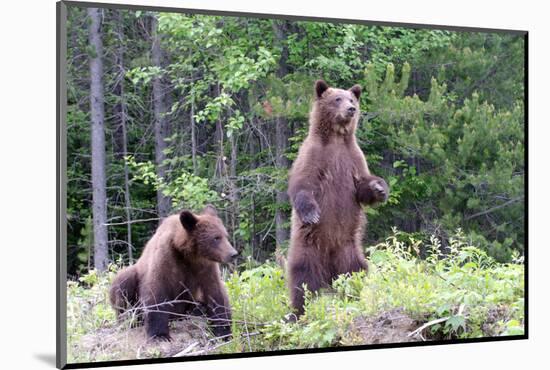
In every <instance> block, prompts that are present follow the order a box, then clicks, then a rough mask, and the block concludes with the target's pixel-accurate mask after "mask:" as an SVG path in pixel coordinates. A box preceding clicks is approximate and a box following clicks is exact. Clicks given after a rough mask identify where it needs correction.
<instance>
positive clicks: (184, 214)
mask: <svg viewBox="0 0 550 370" xmlns="http://www.w3.org/2000/svg"><path fill="white" fill-rule="evenodd" d="M180 222H181V224H182V225H183V227H184V228H185V230H187V231H189V232H191V231H193V229H195V226H197V223H198V222H199V220H198V219H197V217H196V216H195V215H194V214H192V213H191V212H190V211H181V213H180Z"/></svg>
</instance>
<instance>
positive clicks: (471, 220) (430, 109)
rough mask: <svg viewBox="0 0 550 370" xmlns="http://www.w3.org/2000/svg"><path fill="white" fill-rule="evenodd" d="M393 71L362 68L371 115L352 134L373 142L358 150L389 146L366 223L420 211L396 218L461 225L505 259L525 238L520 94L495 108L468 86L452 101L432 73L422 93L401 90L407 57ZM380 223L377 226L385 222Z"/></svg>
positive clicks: (426, 225) (429, 225) (424, 224)
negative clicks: (383, 196)
mask: <svg viewBox="0 0 550 370" xmlns="http://www.w3.org/2000/svg"><path fill="white" fill-rule="evenodd" d="M394 74H395V70H394V67H393V65H391V64H390V65H388V67H387V69H386V73H385V77H384V79H382V80H381V78H380V76H379V74H378V73H377V72H376V68H374V66H373V65H368V66H367V69H366V77H365V78H366V85H367V91H368V93H367V102H368V105H367V111H368V112H369V115H368V116H370V119H369V121H368V122H367V126H366V128H365V129H362V130H360V131H359V135H358V136H359V138H365V140H375V141H376V142H377V143H379V144H380V145H375V146H366V147H364V150H365V152H367V153H374V154H376V153H379V152H380V151H382V150H383V149H382V148H388V149H390V150H391V152H392V154H393V158H394V162H393V165H392V168H391V170H390V171H388V169H382V170H381V171H375V173H381V172H382V173H384V172H386V173H387V175H386V177H387V178H388V179H389V182H390V185H391V188H392V195H391V198H390V200H389V202H388V204H387V205H386V206H384V207H382V208H381V209H380V210H379V217H378V218H377V220H375V222H374V223H373V224H374V225H373V224H371V230H373V231H374V232H375V233H376V232H377V229H378V228H379V227H380V225H379V224H378V223H377V221H378V219H381V220H388V219H393V220H395V219H403V220H405V219H411V218H412V217H415V218H417V219H419V217H418V215H419V214H420V220H419V221H420V225H410V226H409V225H405V224H400V223H397V225H398V226H399V227H402V228H404V229H409V231H417V230H418V229H425V230H428V231H429V230H435V229H437V228H438V227H439V225H442V226H443V228H444V229H445V230H446V232H447V233H448V231H449V230H453V229H455V228H457V227H462V228H465V229H466V230H467V233H468V235H469V236H470V238H472V240H475V241H476V243H479V244H480V245H481V246H482V247H483V248H484V249H486V250H487V251H489V252H490V253H491V255H493V256H494V257H496V258H498V259H499V260H500V261H509V260H510V256H511V253H512V251H513V250H514V249H515V250H519V251H522V250H523V239H524V230H523V213H524V206H523V191H524V165H523V163H524V155H523V151H524V146H523V140H524V136H523V127H524V116H523V106H522V103H521V101H518V102H516V104H515V105H514V106H512V107H510V110H496V109H495V108H494V107H493V106H492V105H491V104H489V103H487V102H481V101H480V100H479V95H478V94H476V93H474V94H472V96H471V98H467V99H465V100H464V102H463V104H462V105H460V106H459V107H457V106H456V105H455V104H454V102H453V98H452V97H451V96H450V95H449V94H448V93H447V86H446V84H444V83H443V84H440V83H438V82H437V80H436V79H435V78H433V79H432V81H431V90H430V94H429V96H428V98H427V99H426V100H422V99H421V98H420V97H419V96H417V95H413V96H406V94H405V92H406V91H407V83H408V82H407V81H409V74H410V68H409V67H408V64H405V65H404V66H403V68H402V70H401V77H400V78H399V79H396V78H395V76H394ZM379 81H381V82H379ZM368 116H367V117H368ZM371 138H373V139H371ZM386 150H387V149H386ZM370 163H371V164H372V163H373V161H371V162H370ZM372 167H373V168H376V164H374V165H372ZM382 225H383V226H382V227H381V228H382V229H383V230H387V228H388V227H390V226H392V225H391V224H388V223H387V222H384V223H382Z"/></svg>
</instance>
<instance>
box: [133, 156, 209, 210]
mask: <svg viewBox="0 0 550 370" xmlns="http://www.w3.org/2000/svg"><path fill="white" fill-rule="evenodd" d="M127 161H128V164H129V166H130V169H131V170H132V172H133V174H134V180H139V181H143V183H144V184H146V185H149V184H151V185H152V186H153V187H154V188H155V190H157V189H160V190H161V191H162V192H163V194H164V195H166V196H169V197H170V199H172V207H173V208H174V209H182V208H188V209H193V210H200V209H202V208H203V207H204V206H205V205H206V204H208V203H214V202H216V201H217V200H218V199H219V197H218V194H217V193H216V192H215V191H213V190H210V188H209V185H208V181H207V180H206V179H203V178H201V177H199V176H195V175H193V174H191V173H188V172H186V171H184V170H181V171H180V173H179V174H178V175H175V174H172V181H170V182H167V181H166V180H165V179H163V178H160V177H159V176H158V175H157V174H156V172H155V165H154V164H153V163H152V162H150V161H148V162H139V163H138V162H136V161H135V159H134V157H132V156H129V157H127Z"/></svg>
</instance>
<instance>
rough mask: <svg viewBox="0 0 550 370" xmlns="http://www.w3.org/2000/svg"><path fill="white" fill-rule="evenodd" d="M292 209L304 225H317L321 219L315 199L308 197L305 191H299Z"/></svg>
mask: <svg viewBox="0 0 550 370" xmlns="http://www.w3.org/2000/svg"><path fill="white" fill-rule="evenodd" d="M294 209H295V210H296V213H298V217H300V220H302V222H303V223H304V224H306V225H312V224H317V223H319V220H320V218H321V212H320V210H319V206H318V205H317V202H316V201H315V199H313V197H311V196H309V195H308V194H307V193H306V192H305V191H300V192H298V194H296V199H295V200H294Z"/></svg>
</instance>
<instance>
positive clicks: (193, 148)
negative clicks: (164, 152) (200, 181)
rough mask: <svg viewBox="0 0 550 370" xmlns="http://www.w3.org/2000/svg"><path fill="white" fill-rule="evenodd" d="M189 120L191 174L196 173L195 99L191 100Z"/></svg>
mask: <svg viewBox="0 0 550 370" xmlns="http://www.w3.org/2000/svg"><path fill="white" fill-rule="evenodd" d="M189 120H190V122H191V157H192V158H193V175H196V174H197V134H196V132H195V99H194V98H192V100H191V112H190V113H189Z"/></svg>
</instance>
